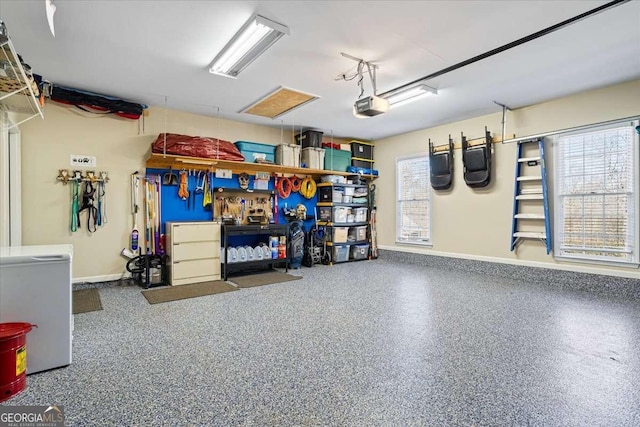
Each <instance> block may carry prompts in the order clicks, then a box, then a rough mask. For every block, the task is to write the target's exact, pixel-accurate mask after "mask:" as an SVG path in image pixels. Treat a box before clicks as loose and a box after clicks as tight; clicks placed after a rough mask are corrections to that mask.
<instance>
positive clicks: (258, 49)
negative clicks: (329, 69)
mask: <svg viewBox="0 0 640 427" xmlns="http://www.w3.org/2000/svg"><path fill="white" fill-rule="evenodd" d="M285 34H289V28H287V27H286V26H284V25H282V24H279V23H277V22H274V21H272V20H270V19H267V18H265V17H263V16H260V15H254V16H253V17H251V19H250V20H249V21H247V22H246V23H245V24H244V25H243V27H242V28H241V29H240V31H238V32H237V33H236V35H235V36H233V38H232V39H231V40H230V41H229V43H227V45H226V46H225V47H224V49H222V50H221V51H220V53H218V55H217V56H216V57H215V59H214V60H213V62H212V63H211V67H210V68H209V72H210V73H213V74H218V75H221V76H225V77H233V78H235V77H237V76H238V74H240V72H241V71H242V70H244V69H245V68H246V67H247V66H248V65H249V64H251V63H252V62H253V61H254V60H255V59H256V58H257V57H258V56H260V55H261V54H262V53H263V52H264V51H265V50H267V49H268V48H269V46H271V45H272V44H274V43H275V42H276V41H277V40H278V39H280V37H282V36H283V35H285Z"/></svg>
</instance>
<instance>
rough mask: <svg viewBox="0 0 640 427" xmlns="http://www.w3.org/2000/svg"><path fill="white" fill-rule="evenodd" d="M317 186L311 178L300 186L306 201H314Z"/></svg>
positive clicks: (307, 178) (304, 180)
mask: <svg viewBox="0 0 640 427" xmlns="http://www.w3.org/2000/svg"><path fill="white" fill-rule="evenodd" d="M316 190H317V184H316V182H315V181H314V180H313V178H311V177H306V178H305V179H303V180H302V183H301V184H300V194H301V195H302V197H304V198H305V199H312V198H313V196H315V195H316Z"/></svg>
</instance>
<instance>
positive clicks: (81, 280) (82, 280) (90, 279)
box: [71, 272, 131, 284]
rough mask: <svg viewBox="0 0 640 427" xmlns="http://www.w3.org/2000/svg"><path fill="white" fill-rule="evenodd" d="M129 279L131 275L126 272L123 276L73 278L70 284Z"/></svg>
mask: <svg viewBox="0 0 640 427" xmlns="http://www.w3.org/2000/svg"><path fill="white" fill-rule="evenodd" d="M129 277H131V274H129V272H127V273H125V274H122V273H120V274H107V275H104V276H88V277H74V278H73V279H72V280H71V282H72V283H73V284H79V283H100V282H112V281H114V280H121V279H128V278H129Z"/></svg>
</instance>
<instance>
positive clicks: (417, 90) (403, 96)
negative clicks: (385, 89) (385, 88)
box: [384, 84, 438, 108]
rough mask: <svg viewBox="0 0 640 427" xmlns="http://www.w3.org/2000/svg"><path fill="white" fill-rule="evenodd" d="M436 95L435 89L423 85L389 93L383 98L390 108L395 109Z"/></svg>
mask: <svg viewBox="0 0 640 427" xmlns="http://www.w3.org/2000/svg"><path fill="white" fill-rule="evenodd" d="M437 94H438V91H437V89H435V88H432V87H431V86H427V85H425V84H420V85H417V86H410V87H408V88H405V89H401V90H398V91H396V92H391V93H390V94H388V95H385V96H384V98H385V99H386V100H387V101H389V107H390V108H396V107H400V106H401V105H405V104H408V103H410V102H413V101H417V100H418V99H421V98H424V97H425V96H429V95H437Z"/></svg>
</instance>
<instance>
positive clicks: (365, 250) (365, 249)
mask: <svg viewBox="0 0 640 427" xmlns="http://www.w3.org/2000/svg"><path fill="white" fill-rule="evenodd" d="M350 252H351V259H367V258H369V245H368V244H366V245H351V249H350Z"/></svg>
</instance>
